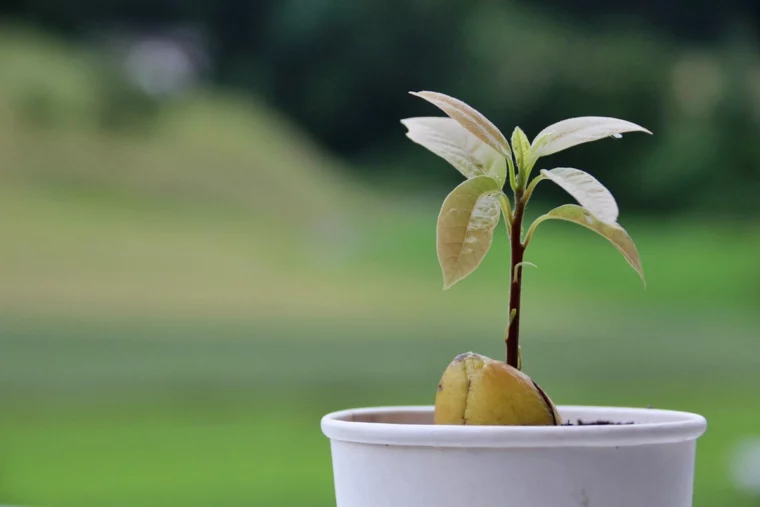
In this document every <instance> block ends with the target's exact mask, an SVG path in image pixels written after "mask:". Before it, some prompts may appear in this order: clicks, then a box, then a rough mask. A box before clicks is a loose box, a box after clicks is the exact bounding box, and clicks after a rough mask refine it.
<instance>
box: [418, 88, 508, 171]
mask: <svg viewBox="0 0 760 507" xmlns="http://www.w3.org/2000/svg"><path fill="white" fill-rule="evenodd" d="M410 93H411V94H412V95H414V96H416V97H420V98H421V99H425V100H427V101H428V102H430V103H431V104H433V105H434V106H436V107H438V108H440V109H441V110H442V111H443V112H444V113H446V114H447V115H449V116H450V117H452V118H454V119H455V120H456V121H458V122H459V124H460V125H462V126H463V127H464V128H466V129H467V130H469V131H470V132H472V134H473V135H474V136H475V137H477V138H478V139H480V140H481V141H483V142H484V143H486V144H487V145H488V146H490V147H491V148H493V149H494V150H496V151H498V152H499V153H501V154H502V155H504V157H506V158H510V159H511V158H512V151H511V150H510V149H509V143H508V142H507V139H506V138H505V137H504V134H502V133H501V131H500V130H499V129H498V128H496V125H494V124H493V123H491V122H490V121H489V120H488V118H486V117H485V116H483V115H482V114H480V113H479V112H478V111H476V110H475V109H474V108H472V107H470V106H469V105H467V104H465V103H464V102H462V101H461V100H459V99H455V98H454V97H449V96H448V95H444V94H443V93H437V92H429V91H421V92H410Z"/></svg>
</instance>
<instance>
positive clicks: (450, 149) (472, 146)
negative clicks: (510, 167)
mask: <svg viewBox="0 0 760 507" xmlns="http://www.w3.org/2000/svg"><path fill="white" fill-rule="evenodd" d="M401 123H402V124H403V125H404V126H405V127H406V128H407V133H406V136H407V137H408V138H409V139H411V140H412V141H414V142H415V143H417V144H419V145H420V146H423V147H425V148H427V149H428V150H430V151H431V152H433V153H435V154H436V155H438V156H439V157H441V158H443V159H444V160H446V161H447V162H448V163H449V164H451V165H453V166H454V167H455V168H456V169H457V170H458V171H459V172H460V173H462V174H463V175H464V176H465V177H466V178H474V177H475V176H483V175H485V176H490V177H492V178H493V179H495V180H496V181H497V182H499V183H500V184H501V185H502V186H503V185H504V182H505V181H506V178H507V161H506V159H505V158H504V157H503V156H502V155H501V154H500V153H499V152H497V151H496V150H494V149H493V148H491V147H490V146H488V145H487V144H485V143H484V142H483V141H481V140H480V139H478V138H477V137H475V136H474V135H473V134H471V133H470V132H469V131H468V130H467V129H465V128H464V127H462V126H461V125H460V124H459V122H457V121H456V120H454V119H452V118H445V117H421V118H407V119H405V120H401Z"/></svg>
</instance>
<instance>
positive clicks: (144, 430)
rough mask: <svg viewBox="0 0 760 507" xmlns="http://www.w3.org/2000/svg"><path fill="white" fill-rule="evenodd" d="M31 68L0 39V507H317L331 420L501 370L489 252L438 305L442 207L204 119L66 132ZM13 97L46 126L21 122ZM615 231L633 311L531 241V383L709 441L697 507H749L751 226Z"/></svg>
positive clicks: (274, 136)
mask: <svg viewBox="0 0 760 507" xmlns="http://www.w3.org/2000/svg"><path fill="white" fill-rule="evenodd" d="M14 44H17V46H14ZM18 44H21V45H20V46H18ZM35 44H37V43H36V42H35V43H34V44H32V43H31V42H29V41H28V40H27V41H24V42H23V43H16V42H13V40H10V41H9V40H0V64H2V65H3V66H4V68H13V69H15V71H14V72H13V73H12V74H13V76H14V79H13V80H8V81H7V82H3V83H1V84H0V217H2V218H0V237H2V241H0V280H2V283H0V351H1V352H2V353H0V414H2V415H1V416H0V502H2V503H7V504H14V505H16V504H18V505H29V506H40V507H43V506H50V507H67V506H71V507H89V506H92V507H96V506H97V507H105V506H125V507H127V506H128V507H137V506H139V507H146V506H174V505H176V506H183V507H194V506H198V507H200V506H204V507H205V506H208V505H214V506H219V507H235V506H241V507H242V506H250V505H261V506H270V505H271V506H283V507H291V506H292V507H296V506H298V507H312V506H313V507H328V506H331V505H334V504H333V497H332V482H331V481H332V477H331V468H330V456H329V446H328V442H327V440H326V439H325V438H324V437H323V436H322V435H321V432H320V429H319V419H320V417H321V416H322V415H324V414H325V413H327V412H328V411H332V410H337V409H341V408H346V407H351V406H367V405H378V404H428V403H431V402H432V399H433V396H434V388H435V385H436V384H437V382H438V378H439V376H440V374H441V372H442V371H443V369H444V368H445V366H446V365H447V364H448V362H449V361H450V360H451V358H452V357H453V356H455V355H456V354H458V353H461V352H464V351H467V350H475V351H478V352H481V353H484V354H487V355H491V356H493V357H499V358H500V357H502V356H503V354H504V350H503V349H504V345H503V341H502V340H503V329H504V324H505V321H506V307H507V292H506V289H507V284H506V280H507V277H508V275H507V271H508V267H507V253H508V252H507V250H506V245H505V241H504V239H505V238H504V236H503V234H504V232H503V230H501V229H499V232H498V234H497V237H496V240H495V244H494V248H493V250H492V251H491V252H490V254H489V256H488V257H487V258H486V260H485V261H484V263H483V265H482V267H481V269H480V270H479V271H477V272H476V273H475V274H474V275H473V276H472V277H470V278H468V279H467V280H465V281H463V282H462V283H460V284H458V285H457V286H456V287H454V288H452V289H451V290H450V291H446V292H444V291H442V290H441V276H440V273H439V268H438V265H437V261H436V256H435V250H434V238H435V229H434V225H435V218H436V214H437V210H438V206H439V204H440V201H441V199H442V198H443V197H444V195H445V190H435V191H432V192H431V194H430V195H424V196H421V195H410V194H409V193H406V194H398V195H392V194H391V193H388V192H386V191H376V190H373V189H368V188H366V187H365V186H363V185H361V184H359V183H357V182H353V181H349V179H348V177H347V176H346V171H345V170H344V168H343V167H342V166H341V164H340V163H339V162H338V161H335V160H334V159H332V158H331V157H330V156H328V155H326V154H324V153H323V152H322V151H321V150H319V149H318V147H315V146H313V145H312V144H311V143H310V142H309V140H308V139H305V138H304V137H303V136H302V135H301V134H300V133H299V132H298V131H297V130H296V129H293V128H292V127H290V126H289V125H288V124H287V123H286V122H284V121H283V120H282V119H280V118H278V117H277V116H276V115H274V114H273V113H271V112H270V111H267V110H266V109H265V108H263V107H260V106H258V105H256V104H249V103H243V102H241V101H239V100H238V99H235V98H231V97H223V96H221V95H219V94H217V93H203V94H199V95H197V96H192V97H190V98H188V99H186V100H185V101H180V102H179V103H177V104H172V105H170V106H168V107H166V108H165V109H162V110H161V112H160V114H159V115H158V117H157V119H156V120H155V122H154V123H152V124H150V128H148V129H147V130H146V131H137V132H128V133H123V132H120V133H114V132H106V131H103V130H102V129H101V128H99V127H97V126H93V125H92V124H91V122H90V121H89V120H90V118H91V116H92V115H91V114H90V113H89V112H88V113H87V114H84V113H83V114H82V115H76V114H72V112H71V111H72V109H71V108H74V109H73V110H76V111H89V108H90V106H92V107H95V106H93V105H92V104H90V102H88V100H89V99H90V97H91V96H97V94H96V93H93V94H89V93H87V92H86V91H87V90H89V89H90V88H88V87H93V86H95V85H94V84H93V82H95V81H93V82H91V81H89V80H88V79H90V78H89V77H88V76H90V74H88V73H87V72H85V71H84V70H82V68H80V67H75V66H74V63H75V62H74V61H72V62H69V63H68V64H67V63H66V62H67V60H66V58H74V57H73V56H71V53H70V52H67V51H64V50H61V53H60V54H58V53H54V54H52V56H51V53H50V51H52V50H51V49H50V48H45V47H44V45H43V47H42V49H40V48H38V47H37V46H36V45H35ZM19 47H21V48H22V49H23V51H21V50H19ZM14 48H15V49H14ZM30 48H36V49H34V50H32V49H30ZM45 55H47V56H45ZM51 61H52V62H55V75H56V76H59V79H57V80H48V79H46V76H47V74H45V73H44V72H41V71H40V69H44V68H47V67H46V66H48V67H49V66H50V65H53V63H51ZM75 61H76V62H79V60H78V59H75ZM72 68H74V69H77V70H76V71H72V70H71V69H72ZM67 73H68V74H67ZM92 79H93V80H95V78H92ZM48 87H50V88H48ZM29 90H33V91H35V93H37V94H42V95H41V96H43V97H47V98H48V99H47V100H49V102H45V103H47V104H48V105H49V107H50V109H49V110H48V109H44V108H43V110H44V111H47V113H45V115H43V116H44V117H45V118H47V120H45V122H43V123H39V121H37V120H35V122H30V123H27V122H23V121H20V120H19V118H26V116H25V115H26V114H28V111H27V109H25V108H24V107H21V108H20V109H19V107H20V106H19V104H21V105H24V104H27V105H28V102H25V101H27V100H31V99H29V96H27V95H26V93H27V92H28V91H29ZM82 90H85V92H83V91H82ZM38 96H39V95H32V98H34V97H38ZM35 100H36V99H35ZM31 104H37V102H34V101H32V102H31ZM19 111H21V112H19ZM35 118H36V117H35ZM400 135H401V132H400ZM431 163H433V162H432V161H431ZM441 170H447V168H446V167H444V166H443V164H441ZM613 191H614V189H613ZM540 206H541V205H539V204H538V203H537V204H536V207H535V208H534V210H533V212H534V213H536V212H538V211H539V210H540ZM622 223H623V225H624V226H625V227H626V228H627V229H628V230H629V232H630V233H631V235H632V236H633V237H634V239H635V240H636V242H637V244H638V247H639V250H640V252H641V257H642V260H643V264H644V270H645V272H646V275H647V288H646V289H644V288H643V287H642V285H641V283H640V282H639V280H638V278H637V276H636V275H635V273H634V272H633V271H631V270H630V269H629V268H628V267H627V266H626V264H625V261H624V260H623V259H622V257H620V256H619V255H618V254H617V253H616V252H615V250H614V248H612V247H611V246H610V245H609V244H607V243H606V242H605V241H604V240H602V239H601V238H600V237H598V236H595V235H594V234H593V233H591V232H589V231H587V230H584V229H579V228H578V229H576V228H573V226H572V225H571V224H547V225H546V226H542V227H541V229H539V231H538V233H537V234H536V237H535V241H534V242H533V244H532V246H531V249H530V250H529V251H528V260H530V261H532V262H535V263H536V264H537V265H538V266H539V267H538V269H537V270H531V271H526V276H525V278H526V282H525V283H526V287H525V303H524V311H525V317H524V322H523V326H524V327H523V331H522V336H523V355H524V362H525V369H526V371H527V372H528V373H529V374H530V375H531V376H532V377H533V378H535V379H536V380H537V382H539V383H540V384H541V385H542V387H543V388H544V389H545V390H546V391H547V392H548V393H549V395H550V396H551V397H552V398H553V399H554V401H555V402H556V403H558V404H614V405H634V406H647V405H652V406H654V407H662V408H672V409H683V410H689V411H696V412H699V413H702V414H704V415H705V416H706V417H707V418H708V420H709V424H710V427H709V430H708V433H707V434H706V435H705V437H704V438H703V439H702V440H701V441H700V446H699V456H698V465H697V481H696V499H695V506H696V507H713V506H723V505H725V506H729V505H730V506H738V507H741V506H744V505H746V506H749V505H753V500H752V499H751V498H747V497H744V496H743V495H742V493H740V492H738V491H736V490H735V489H734V488H733V486H732V483H731V477H730V470H729V465H730V460H731V456H732V452H733V450H734V446H735V445H737V444H738V443H739V442H740V439H741V438H743V437H745V436H752V435H756V434H757V433H758V432H759V431H760V430H758V428H760V426H759V425H758V423H757V418H758V417H760V408H758V406H759V405H758V402H760V396H759V395H758V393H757V386H758V385H759V381H760V340H759V339H758V338H760V336H759V335H760V314H758V312H757V309H758V307H760V264H758V253H760V224H759V223H757V222H756V221H751V220H748V221H745V222H743V223H729V222H726V221H722V220H720V219H719V218H717V217H710V216H702V217H697V216H693V217H682V218H679V219H673V220H671V221H664V220H655V219H642V218H636V217H630V218H629V217H628V216H627V215H626V213H625V210H623V213H622ZM755 503H756V501H755Z"/></svg>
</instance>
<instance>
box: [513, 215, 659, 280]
mask: <svg viewBox="0 0 760 507" xmlns="http://www.w3.org/2000/svg"><path fill="white" fill-rule="evenodd" d="M549 219H556V220H565V221H567V222H573V223H576V224H578V225H582V226H583V227H586V228H587V229H591V230H592V231H594V232H596V233H597V234H599V235H601V236H603V237H604V238H606V239H607V240H608V241H609V242H610V243H612V244H613V245H614V246H615V248H617V249H618V251H619V252H620V253H621V254H623V257H625V260H626V261H628V264H630V265H631V267H632V268H633V269H634V270H635V271H636V273H638V274H639V277H640V278H641V281H642V282H643V283H644V285H646V280H645V279H644V270H643V268H642V267H641V259H640V258H639V252H638V250H637V249H636V245H635V244H634V243H633V240H632V239H631V237H630V236H629V235H628V233H627V232H626V231H625V229H623V228H622V227H620V225H618V224H609V223H605V222H602V221H600V220H598V219H597V218H596V217H595V216H594V215H592V214H591V213H590V212H589V211H588V210H587V209H585V208H582V207H580V206H577V205H575V204H565V205H564V206H560V207H558V208H554V209H553V210H551V211H550V212H549V213H547V214H545V215H542V216H540V217H538V218H537V219H536V221H535V222H533V224H532V225H531V226H530V229H529V230H528V234H527V235H526V238H525V242H526V244H527V243H528V242H530V239H531V238H532V236H533V233H534V231H535V229H536V227H538V225H539V224H541V223H542V222H544V221H546V220H549Z"/></svg>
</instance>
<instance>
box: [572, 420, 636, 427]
mask: <svg viewBox="0 0 760 507" xmlns="http://www.w3.org/2000/svg"><path fill="white" fill-rule="evenodd" d="M626 424H634V423H633V422H613V421H582V420H580V419H578V420H577V421H575V422H573V421H565V422H564V423H562V426H617V425H626Z"/></svg>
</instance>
